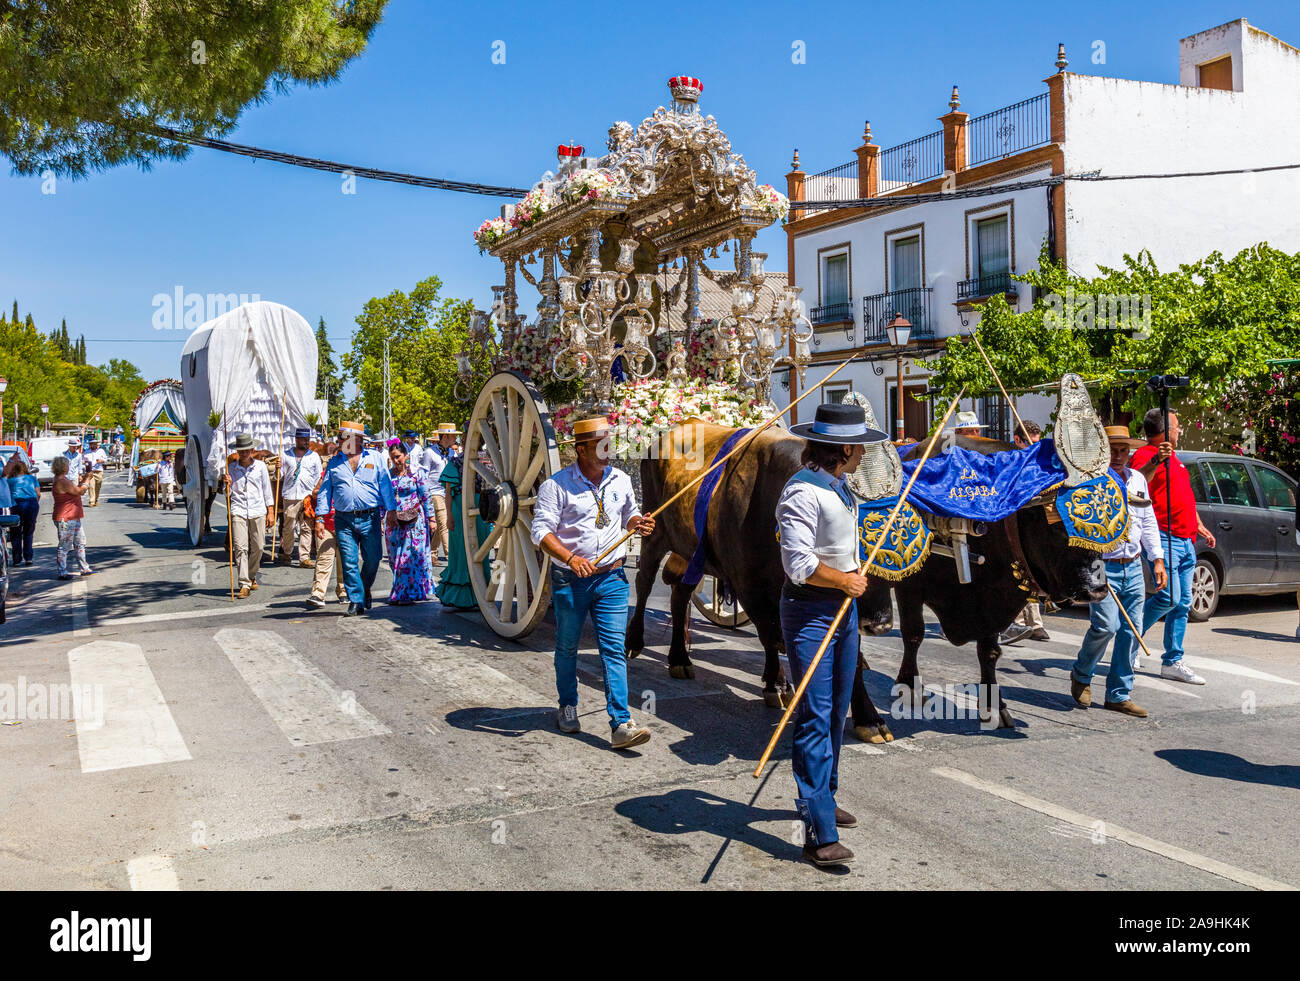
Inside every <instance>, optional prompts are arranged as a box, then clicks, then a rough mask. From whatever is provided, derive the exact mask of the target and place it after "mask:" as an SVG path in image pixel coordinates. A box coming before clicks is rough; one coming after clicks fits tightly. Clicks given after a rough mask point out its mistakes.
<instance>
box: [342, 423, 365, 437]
mask: <svg viewBox="0 0 1300 981" xmlns="http://www.w3.org/2000/svg"><path fill="white" fill-rule="evenodd" d="M365 434H366V427H365V426H363V425H362V424H361V423H359V422H346V421H345V422H340V423H339V436H364V435H365Z"/></svg>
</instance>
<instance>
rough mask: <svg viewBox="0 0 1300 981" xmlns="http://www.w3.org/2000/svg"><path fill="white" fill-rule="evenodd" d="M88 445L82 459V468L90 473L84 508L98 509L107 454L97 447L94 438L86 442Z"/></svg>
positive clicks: (97, 441) (97, 442)
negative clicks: (88, 447)
mask: <svg viewBox="0 0 1300 981" xmlns="http://www.w3.org/2000/svg"><path fill="white" fill-rule="evenodd" d="M87 442H88V443H89V444H90V449H88V450H87V451H86V453H85V455H84V456H83V457H82V462H83V466H84V467H85V468H86V470H88V471H89V473H90V489H89V491H87V493H86V507H88V508H97V507H99V488H100V485H101V484H103V483H104V464H106V463H108V454H107V453H105V452H104V450H103V448H101V447H100V445H99V440H98V439H96V438H95V437H94V436H92V437H90V439H89V440H88V441H87Z"/></svg>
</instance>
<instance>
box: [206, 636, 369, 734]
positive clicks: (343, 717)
mask: <svg viewBox="0 0 1300 981" xmlns="http://www.w3.org/2000/svg"><path fill="white" fill-rule="evenodd" d="M213 639H214V640H216V642H217V645H218V646H219V647H220V648H221V649H222V650H223V651H225V653H226V657H228V658H230V663H231V664H232V665H234V667H235V670H236V671H238V672H239V673H240V675H241V676H242V677H243V679H244V682H245V684H247V685H248V687H249V688H250V689H252V691H253V694H254V695H256V696H257V699H258V701H260V702H261V703H262V706H263V707H264V708H265V709H266V711H267V713H268V714H269V715H270V716H271V719H272V721H274V722H275V724H276V725H277V726H278V727H279V728H280V731H281V732H283V733H284V735H285V737H286V738H287V739H288V740H289V742H290V743H292V744H293V745H294V746H310V745H314V744H316V743H327V742H336V741H338V740H343V739H359V738H361V737H364V736H383V735H388V734H389V733H390V732H391V731H392V730H391V729H389V728H388V726H386V725H384V724H383V723H382V722H380V721H379V720H378V719H376V718H375V717H374V716H373V715H371V714H370V713H369V712H367V711H366V710H365V709H364V708H362V707H361V706H360V705H358V704H357V703H356V698H355V696H354V695H353V694H352V693H351V692H347V691H343V690H342V689H340V688H339V687H338V686H337V685H335V684H334V682H333V681H331V680H330V678H329V677H328V676H326V675H325V673H324V672H322V671H321V670H320V669H319V668H317V667H316V666H315V665H314V664H312V663H311V662H310V661H308V660H307V659H306V658H305V657H303V656H302V655H301V654H300V653H298V651H297V650H295V649H294V648H293V646H292V645H290V644H289V643H288V642H287V641H285V640H284V639H283V638H282V637H281V636H280V635H279V634H277V633H275V632H274V631H270V630H244V629H239V628H227V629H225V630H220V631H218V632H217V634H216V636H215V638H213Z"/></svg>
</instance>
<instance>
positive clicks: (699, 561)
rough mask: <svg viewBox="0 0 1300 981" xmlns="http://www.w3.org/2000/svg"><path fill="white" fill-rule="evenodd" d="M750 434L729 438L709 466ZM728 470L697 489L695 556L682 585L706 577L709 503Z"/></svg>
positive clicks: (738, 432) (714, 474) (739, 432)
mask: <svg viewBox="0 0 1300 981" xmlns="http://www.w3.org/2000/svg"><path fill="white" fill-rule="evenodd" d="M748 434H749V430H748V429H737V430H736V431H735V432H734V433H732V434H731V435H730V436H728V437H727V441H726V442H725V443H723V444H722V445H721V446H720V447H718V452H717V453H715V454H713V459H712V460H711V461H710V462H709V466H712V465H713V464H715V463H717V462H718V461H719V460H721V459H722V458H723V457H724V456H726V455H727V454H728V453H730V452H731V450H732V448H733V447H734V446H735V445H736V444H737V443H739V442H740V441H741V440H742V439H744V438H745V436H746V435H748ZM726 469H727V468H726V467H718V469H717V470H714V471H713V472H712V473H710V474H709V475H708V476H707V477H705V478H704V479H703V480H701V481H700V486H699V487H697V488H696V489H695V539H696V545H695V554H693V555H692V556H691V561H690V562H689V563H687V566H686V572H685V573H684V574H683V575H682V583H683V584H685V585H687V586H694V585H695V584H696V583H697V582H699V581H700V579H702V578H703V576H704V526H705V523H706V522H707V521H708V520H709V502H710V501H712V500H713V492H714V491H715V490H717V489H718V481H720V480H721V479H722V474H723V473H724V472H725V471H726ZM724 589H725V586H724Z"/></svg>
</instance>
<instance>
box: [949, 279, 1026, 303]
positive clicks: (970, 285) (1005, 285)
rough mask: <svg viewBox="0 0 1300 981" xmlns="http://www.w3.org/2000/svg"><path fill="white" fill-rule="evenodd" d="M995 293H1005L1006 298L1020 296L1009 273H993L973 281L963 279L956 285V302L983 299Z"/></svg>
mask: <svg viewBox="0 0 1300 981" xmlns="http://www.w3.org/2000/svg"><path fill="white" fill-rule="evenodd" d="M996 293H1006V294H1007V295H1008V296H1019V295H1020V291H1019V290H1018V289H1017V288H1016V281H1015V280H1014V279H1012V278H1011V273H1009V272H1003V273H993V274H991V275H988V276H976V277H975V278H974V279H963V280H962V281H961V282H960V283H958V284H957V299H958V300H978V299H984V298H985V297H989V296H993V295H994V294H996Z"/></svg>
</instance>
